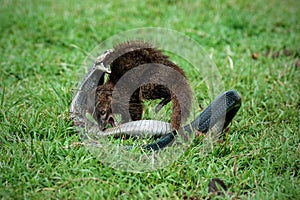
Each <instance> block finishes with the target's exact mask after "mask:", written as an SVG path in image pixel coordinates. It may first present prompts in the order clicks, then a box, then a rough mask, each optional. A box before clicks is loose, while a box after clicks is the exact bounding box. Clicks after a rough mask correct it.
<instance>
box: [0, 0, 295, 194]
mask: <svg viewBox="0 0 300 200" xmlns="http://www.w3.org/2000/svg"><path fill="white" fill-rule="evenodd" d="M299 13H300V3H299V2H298V1H291V0H287V1H279V0H270V1H260V0H252V1H237V0H229V1H221V0H219V1H208V0H203V1H188V2H186V1H175V0H174V1H173V0H168V1H158V0H154V1H144V2H141V1H136V0H135V1H92V0H91V1H71V0H66V1H46V0H43V1H36V0H28V1H22V0H18V1H11V0H6V1H5V0H1V7H0V19H1V22H0V51H1V57H0V111H1V112H0V123H1V125H0V150H1V159H0V197H1V198H2V199H48V198H49V199H83V198H84V199H86V198H88V199H102V198H105V199H117V198H123V199H149V198H151V199H184V198H186V199H189V198H191V199H193V198H194V199H203V198H207V197H208V193H207V184H208V181H209V180H210V179H211V178H213V177H219V178H221V179H223V180H224V182H225V183H226V184H227V185H228V187H229V189H230V191H231V192H233V193H234V194H235V195H236V196H239V198H242V199H297V197H299V196H300V190H299V188H300V180H299V176H300V175H299V168H300V146H299V142H300V139H299V123H300V120H299V114H300V112H299V109H300V94H299V92H300V90H299V87H300V81H299V80H300V72H299V70H300V68H299V64H298V65H297V63H295V62H297V59H299V49H300V46H299V41H300V40H299V39H300V38H299V37H300V34H299V33H300V20H299V19H300V14H299ZM140 27H166V28H170V29H174V30H177V31H179V32H182V33H184V34H186V35H188V36H189V37H191V38H193V39H194V40H195V41H197V42H198V43H199V44H200V45H202V46H203V47H204V49H205V50H206V51H207V52H208V53H209V54H210V55H211V57H212V59H213V61H214V62H215V63H216V64H217V66H218V68H219V71H220V72H221V74H222V77H223V81H224V84H225V88H226V89H227V90H228V89H235V90H237V91H238V92H239V93H240V94H241V96H242V99H243V106H242V108H241V110H240V111H239V112H238V115H237V116H236V118H235V120H234V122H233V123H232V125H231V128H230V130H229V132H228V135H227V136H226V137H225V138H224V141H223V142H222V143H220V144H217V145H216V147H215V149H214V151H213V152H211V153H210V154H208V155H207V156H205V157H203V156H202V155H200V154H199V147H198V146H197V145H194V146H193V147H192V148H190V149H189V150H188V151H187V152H186V153H185V154H184V155H183V156H181V158H180V159H179V160H178V161H176V162H175V163H173V164H172V165H170V166H168V167H166V168H164V169H161V170H156V171H153V172H149V173H142V174H135V173H126V172H120V171H115V170H113V169H111V168H109V167H107V166H106V165H104V164H102V163H101V162H99V160H97V158H96V157H95V156H93V155H92V154H91V153H90V152H89V151H88V150H87V149H86V148H85V147H83V146H79V147H78V146H74V145H72V144H73V143H74V142H78V141H80V138H79V136H78V135H77V134H76V133H75V131H74V130H73V128H72V124H71V122H70V121H69V120H68V116H69V114H68V109H69V105H70V102H71V99H72V95H73V92H72V89H74V87H75V85H76V83H77V81H78V73H79V72H80V70H81V69H80V67H81V64H82V62H83V60H84V58H85V57H86V56H87V55H88V53H89V52H90V51H91V50H92V49H93V48H94V47H95V46H97V45H98V44H99V43H100V42H101V41H103V40H105V39H106V38H108V37H110V36H111V35H113V34H117V33H119V32H122V31H126V30H129V29H132V28H140ZM284 49H289V50H292V51H293V52H294V53H293V55H291V56H285V55H282V56H275V57H274V58H272V56H271V55H272V54H273V53H276V52H277V51H282V50H284ZM266 52H270V56H265V53H266ZM297 52H298V58H297V55H296V54H297ZM99 53H100V52H99ZM254 53H256V54H254ZM253 54H254V55H253ZM253 56H254V57H255V59H253V58H252V57H253ZM230 60H232V64H230ZM298 62H299V60H298ZM203 101H204V102H209V101H211V99H205V97H203ZM204 104H205V103H204ZM66 147H69V148H66ZM234 162H236V174H234V173H233V169H234Z"/></svg>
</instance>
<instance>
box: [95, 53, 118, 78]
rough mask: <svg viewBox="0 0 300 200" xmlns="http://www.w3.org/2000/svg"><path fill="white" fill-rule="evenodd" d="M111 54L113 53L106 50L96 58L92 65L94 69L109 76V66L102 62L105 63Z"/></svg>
mask: <svg viewBox="0 0 300 200" xmlns="http://www.w3.org/2000/svg"><path fill="white" fill-rule="evenodd" d="M112 52H113V50H111V49H109V50H106V51H105V52H104V53H103V54H101V55H100V56H98V57H97V59H96V61H95V63H94V68H96V69H98V70H100V71H102V72H104V73H108V74H110V73H111V70H110V67H109V65H105V64H104V63H105V62H104V61H105V59H106V57H107V56H108V55H109V54H110V53H112Z"/></svg>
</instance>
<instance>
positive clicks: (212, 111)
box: [70, 50, 241, 150]
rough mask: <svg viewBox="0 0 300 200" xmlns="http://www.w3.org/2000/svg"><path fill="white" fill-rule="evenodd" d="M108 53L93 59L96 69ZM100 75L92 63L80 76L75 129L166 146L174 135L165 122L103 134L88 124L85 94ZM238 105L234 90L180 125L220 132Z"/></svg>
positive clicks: (142, 122)
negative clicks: (148, 139) (153, 139)
mask: <svg viewBox="0 0 300 200" xmlns="http://www.w3.org/2000/svg"><path fill="white" fill-rule="evenodd" d="M110 52H111V50H109V51H106V52H105V53H104V54H102V55H100V56H99V57H98V58H97V61H96V62H97V66H99V62H102V61H103V60H104V58H105V56H106V55H107V54H108V53H110ZM104 74H105V70H103V68H99V67H96V65H95V64H94V65H93V66H92V67H91V68H90V70H89V71H88V73H87V74H86V76H85V77H84V79H83V81H82V83H81V84H80V86H79V88H78V91H77V92H76V94H75V96H74V98H73V100H72V103H71V107H70V117H71V119H72V120H73V123H74V126H75V127H76V128H77V130H79V131H83V130H84V128H86V127H88V128H89V129H90V130H89V131H93V132H96V135H97V137H98V136H99V137H104V136H110V135H114V136H119V135H124V134H125V135H131V136H132V135H133V136H138V137H145V136H162V137H161V138H160V139H159V140H158V141H156V142H154V143H152V144H147V145H145V146H144V147H143V148H144V149H150V150H159V149H162V148H165V147H167V146H168V145H170V144H171V143H172V142H173V141H174V139H175V136H176V134H177V132H176V131H172V128H171V125H170V124H169V123H166V122H162V121H157V120H139V121H132V122H127V123H124V124H121V125H119V126H117V127H114V128H109V129H106V130H105V131H100V130H99V129H98V128H97V125H96V124H95V123H91V121H90V120H89V119H88V117H87V113H89V110H90V109H89V107H90V105H89V103H88V95H89V93H90V91H91V90H92V89H93V88H95V87H97V86H98V85H102V84H103V83H104ZM240 106H241V98H240V96H239V95H238V93H237V92H236V91H234V90H230V91H227V92H225V93H223V94H221V95H220V96H219V97H217V98H216V99H215V100H214V101H213V102H212V103H211V104H210V105H209V106H208V107H207V108H206V109H205V110H204V111H203V112H202V113H201V114H200V115H199V116H198V117H196V119H195V120H194V121H192V122H191V123H190V124H188V125H186V126H184V130H185V131H186V132H188V133H189V134H192V133H193V132H194V131H198V132H201V133H203V134H206V133H208V132H209V130H211V129H212V128H213V129H214V131H216V132H218V133H221V132H222V131H223V130H224V129H225V128H226V127H227V126H228V125H229V123H230V122H231V121H232V119H233V117H234V116H235V114H236V113H237V111H238V110H239V108H240ZM129 148H130V147H129Z"/></svg>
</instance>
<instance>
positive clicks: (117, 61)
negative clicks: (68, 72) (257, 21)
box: [95, 41, 192, 130]
mask: <svg viewBox="0 0 300 200" xmlns="http://www.w3.org/2000/svg"><path fill="white" fill-rule="evenodd" d="M103 63H104V65H105V66H110V71H111V73H110V74H109V75H108V79H107V81H106V83H105V84H104V85H101V86H98V88H97V89H96V103H95V106H96V118H97V121H98V123H99V126H100V129H101V130H103V129H105V127H106V125H107V123H109V124H111V125H112V126H116V125H117V124H116V120H115V118H114V117H113V114H114V113H113V112H118V113H119V114H121V116H122V121H123V122H127V121H129V120H130V118H131V119H132V120H133V121H135V120H140V119H141V118H142V113H143V100H154V99H162V101H161V102H160V103H159V105H158V106H157V107H156V111H159V110H160V109H161V108H162V107H163V106H164V105H166V104H167V103H168V102H170V101H171V102H172V115H171V124H172V127H173V129H175V130H179V128H180V125H181V122H182V121H184V120H186V119H187V117H188V115H189V109H190V107H191V102H192V91H191V88H190V87H189V85H188V83H187V80H186V76H185V73H184V71H183V70H182V69H181V68H180V67H179V66H177V65H176V64H175V63H173V62H171V61H170V60H169V58H168V56H166V55H164V54H163V53H162V51H160V50H158V49H157V48H155V47H153V46H152V45H151V44H149V43H146V42H141V41H129V42H125V43H123V44H120V45H117V46H116V47H115V48H114V51H113V52H112V53H110V54H109V55H108V56H107V57H106V58H105V60H104V61H103ZM145 64H147V66H145V67H144V65H145ZM148 64H149V65H148ZM162 65H163V66H167V68H170V69H172V70H173V71H176V72H177V73H178V74H179V75H180V76H181V77H183V78H184V81H185V82H184V83H183V84H182V82H180V81H179V80H178V79H177V78H176V77H174V74H173V73H172V74H170V75H169V74H167V72H166V73H155V72H154V73H153V72H152V71H151V69H156V68H157V67H161V66H162ZM149 66H150V67H149ZM137 67H139V68H137ZM155 67H156V68H155ZM133 69H138V70H139V71H138V72H139V73H138V75H137V77H133V78H131V79H130V80H128V81H127V82H126V81H125V82H124V81H123V82H124V83H123V86H122V87H123V88H124V87H130V84H131V83H132V82H135V81H140V80H141V79H143V78H144V77H150V78H149V80H153V82H150V83H147V84H144V85H141V86H140V87H138V88H137V89H136V90H135V91H132V93H131V94H129V96H130V100H129V103H128V105H129V107H128V106H127V107H126V106H124V103H123V102H122V101H119V100H116V101H115V102H117V103H116V104H115V105H116V107H117V108H118V109H116V111H114V110H113V109H112V103H113V101H114V100H113V98H112V97H113V92H114V91H115V90H116V85H117V83H118V81H119V80H120V79H121V78H122V77H123V76H124V75H125V74H126V73H127V72H129V71H130V70H133ZM149 69H150V70H149ZM166 71H168V70H166ZM158 79H160V80H162V79H163V80H164V81H165V82H168V83H171V84H173V85H174V88H175V89H176V91H180V92H179V94H175V92H174V91H173V89H172V90H171V89H170V87H166V86H165V85H164V84H158V83H155V82H156V80H158ZM125 90H126V89H123V90H122V89H120V96H122V95H124V96H126V94H122V92H124V93H125ZM176 93H178V92H176ZM178 95H180V98H178V97H179V96H178ZM114 97H115V96H114ZM116 99H118V97H116ZM119 99H122V97H120V98H119ZM179 99H181V100H179ZM180 101H181V102H184V105H180V103H179V102H180ZM181 106H182V107H181ZM126 111H127V112H128V111H129V114H130V116H127V115H126V114H124V113H126ZM183 112H184V113H183Z"/></svg>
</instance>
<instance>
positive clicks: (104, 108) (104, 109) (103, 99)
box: [96, 85, 117, 131]
mask: <svg viewBox="0 0 300 200" xmlns="http://www.w3.org/2000/svg"><path fill="white" fill-rule="evenodd" d="M96 92H97V94H96V113H97V114H96V116H97V120H98V124H99V128H100V130H102V131H103V130H104V129H105V128H106V125H107V124H110V125H111V126H113V127H115V126H117V122H116V120H115V117H114V116H113V113H112V108H111V102H112V92H113V89H112V87H110V86H109V85H101V86H99V87H98V88H97V91H96Z"/></svg>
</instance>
